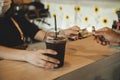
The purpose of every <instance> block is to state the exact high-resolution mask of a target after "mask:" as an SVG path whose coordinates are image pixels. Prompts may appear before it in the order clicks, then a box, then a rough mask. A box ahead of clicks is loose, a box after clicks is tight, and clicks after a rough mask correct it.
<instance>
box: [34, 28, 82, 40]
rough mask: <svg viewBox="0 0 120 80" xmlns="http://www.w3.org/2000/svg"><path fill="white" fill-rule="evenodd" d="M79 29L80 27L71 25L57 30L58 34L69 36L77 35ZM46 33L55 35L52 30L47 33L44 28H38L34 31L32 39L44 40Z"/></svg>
mask: <svg viewBox="0 0 120 80" xmlns="http://www.w3.org/2000/svg"><path fill="white" fill-rule="evenodd" d="M79 30H80V28H79V27H78V26H73V27H70V28H68V29H64V30H61V31H59V34H60V35H65V36H66V37H71V36H76V37H78V33H79ZM47 34H48V35H51V36H55V33H54V32H50V33H47V32H46V31H44V30H40V31H38V32H37V33H36V35H35V37H34V39H36V40H40V41H44V40H45V38H46V36H47Z"/></svg>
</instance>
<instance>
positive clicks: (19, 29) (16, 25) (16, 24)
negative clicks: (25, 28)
mask: <svg viewBox="0 0 120 80" xmlns="http://www.w3.org/2000/svg"><path fill="white" fill-rule="evenodd" d="M11 20H12V22H13V23H14V25H15V27H16V28H17V29H18V31H19V33H20V36H21V40H22V41H23V42H25V37H24V34H23V32H22V30H21V28H20V26H19V25H18V23H17V22H16V21H15V19H14V18H12V17H11Z"/></svg>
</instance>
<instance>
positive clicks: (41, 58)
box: [0, 46, 59, 69]
mask: <svg viewBox="0 0 120 80" xmlns="http://www.w3.org/2000/svg"><path fill="white" fill-rule="evenodd" d="M45 53H48V54H52V55H56V54H57V53H56V52H55V51H53V50H49V49H45V50H37V51H27V50H17V49H12V48H8V47H4V46H0V58H2V59H7V60H17V61H25V62H28V63H30V64H33V65H35V66H38V67H43V68H48V69H51V68H54V67H57V64H59V61H58V60H57V59H54V58H51V57H48V56H46V55H44V54H45ZM51 62H52V63H51Z"/></svg>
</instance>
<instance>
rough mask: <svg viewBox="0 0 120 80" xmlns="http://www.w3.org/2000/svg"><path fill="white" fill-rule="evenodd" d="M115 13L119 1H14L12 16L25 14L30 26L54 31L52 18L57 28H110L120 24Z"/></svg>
mask: <svg viewBox="0 0 120 80" xmlns="http://www.w3.org/2000/svg"><path fill="white" fill-rule="evenodd" d="M118 11H120V0H14V15H21V16H23V15H25V17H26V18H27V19H28V20H29V21H30V22H31V23H34V24H35V25H37V26H38V27H39V28H42V29H45V30H48V31H51V30H53V29H54V18H53V15H56V17H57V26H58V28H59V29H65V28H68V27H71V26H73V25H78V26H80V28H81V29H82V28H87V27H92V26H95V28H96V29H99V28H101V27H111V28H112V27H114V25H117V23H119V17H118ZM119 24H120V23H119ZM119 26H120V25H119ZM119 29H120V28H119Z"/></svg>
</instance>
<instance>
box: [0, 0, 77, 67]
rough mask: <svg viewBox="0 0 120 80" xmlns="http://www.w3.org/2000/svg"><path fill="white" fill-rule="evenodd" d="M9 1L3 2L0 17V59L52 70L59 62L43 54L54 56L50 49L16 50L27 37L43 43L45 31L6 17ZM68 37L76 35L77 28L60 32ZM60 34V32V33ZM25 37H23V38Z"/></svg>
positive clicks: (21, 20) (18, 18)
mask: <svg viewBox="0 0 120 80" xmlns="http://www.w3.org/2000/svg"><path fill="white" fill-rule="evenodd" d="M10 4H11V0H4V5H3V7H2V11H3V12H2V14H1V16H0V58H1V59H7V60H17V61H25V62H28V63H30V64H33V65H35V66H38V67H42V68H46V69H53V68H54V67H57V64H59V63H60V62H59V61H58V60H57V59H55V58H52V57H49V56H46V55H44V54H46V53H48V54H52V55H56V54H57V52H56V51H54V50H50V49H39V50H36V51H29V50H25V49H18V47H16V46H18V45H21V44H23V43H25V41H26V40H25V37H26V36H29V37H31V38H34V39H36V40H39V41H43V40H44V39H45V36H46V33H47V32H46V31H44V30H41V29H39V28H38V27H36V26H35V25H34V24H32V23H30V22H29V21H28V20H26V19H25V18H23V17H19V16H17V17H16V16H13V17H11V16H6V15H5V14H6V13H7V12H6V11H8V9H9V8H10ZM62 32H64V34H65V35H66V36H68V37H70V36H71V35H78V32H79V27H77V26H73V27H70V28H68V29H64V30H62ZM60 33H61V31H60ZM24 36H25V37H24Z"/></svg>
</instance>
